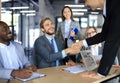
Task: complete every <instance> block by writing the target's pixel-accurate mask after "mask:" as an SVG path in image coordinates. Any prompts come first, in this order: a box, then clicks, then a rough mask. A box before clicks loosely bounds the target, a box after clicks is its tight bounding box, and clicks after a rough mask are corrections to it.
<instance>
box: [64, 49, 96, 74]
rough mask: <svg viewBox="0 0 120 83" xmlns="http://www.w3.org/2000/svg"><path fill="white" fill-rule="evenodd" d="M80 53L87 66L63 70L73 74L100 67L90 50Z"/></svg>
mask: <svg viewBox="0 0 120 83" xmlns="http://www.w3.org/2000/svg"><path fill="white" fill-rule="evenodd" d="M80 53H81V56H82V59H83V60H84V63H85V66H80V65H77V66H71V67H67V68H63V70H65V71H68V72H71V73H80V72H83V71H90V70H94V69H96V68H97V67H98V65H97V64H96V61H95V59H94V57H93V56H92V54H91V51H90V50H82V51H81V52H80Z"/></svg>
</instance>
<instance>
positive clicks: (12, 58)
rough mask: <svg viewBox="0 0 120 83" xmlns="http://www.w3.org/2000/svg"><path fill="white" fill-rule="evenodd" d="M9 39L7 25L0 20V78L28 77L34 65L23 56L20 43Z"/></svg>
mask: <svg viewBox="0 0 120 83" xmlns="http://www.w3.org/2000/svg"><path fill="white" fill-rule="evenodd" d="M11 39H12V34H11V31H10V29H9V27H8V25H7V24H6V23H5V22H3V21H0V78H4V79H10V78H12V77H18V78H28V77H30V76H31V75H32V71H36V67H35V66H32V65H31V64H30V62H29V61H28V60H27V58H26V57H25V54H24V49H23V48H22V46H21V44H19V43H17V42H14V41H11Z"/></svg>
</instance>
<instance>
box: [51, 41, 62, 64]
mask: <svg viewBox="0 0 120 83" xmlns="http://www.w3.org/2000/svg"><path fill="white" fill-rule="evenodd" d="M51 45H52V47H53V50H54V52H56V50H55V45H54V42H53V39H51ZM59 65H60V63H59V60H56V66H59Z"/></svg>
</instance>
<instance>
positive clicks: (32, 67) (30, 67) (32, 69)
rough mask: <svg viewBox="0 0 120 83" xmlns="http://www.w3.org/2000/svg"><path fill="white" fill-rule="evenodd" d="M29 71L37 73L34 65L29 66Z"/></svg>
mask: <svg viewBox="0 0 120 83" xmlns="http://www.w3.org/2000/svg"><path fill="white" fill-rule="evenodd" d="M27 69H29V70H31V71H33V72H35V71H37V67H36V66H34V65H32V66H29V67H28V68H27Z"/></svg>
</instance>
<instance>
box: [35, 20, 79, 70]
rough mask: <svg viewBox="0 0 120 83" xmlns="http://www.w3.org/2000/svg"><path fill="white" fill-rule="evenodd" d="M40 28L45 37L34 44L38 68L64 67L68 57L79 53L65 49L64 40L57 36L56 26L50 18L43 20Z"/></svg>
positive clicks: (39, 38)
mask: <svg viewBox="0 0 120 83" xmlns="http://www.w3.org/2000/svg"><path fill="white" fill-rule="evenodd" d="M40 28H41V30H42V32H43V33H44V35H42V36H40V37H38V38H37V39H36V40H35V43H34V51H35V55H36V56H37V59H38V60H37V65H38V68H46V67H53V66H59V65H62V64H63V59H64V58H65V57H66V56H67V55H69V54H76V53H78V52H79V50H76V49H72V48H66V49H64V46H63V45H62V40H61V39H59V38H57V37H56V36H55V26H54V24H53V22H52V20H51V19H50V18H44V19H42V20H41V22H40Z"/></svg>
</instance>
